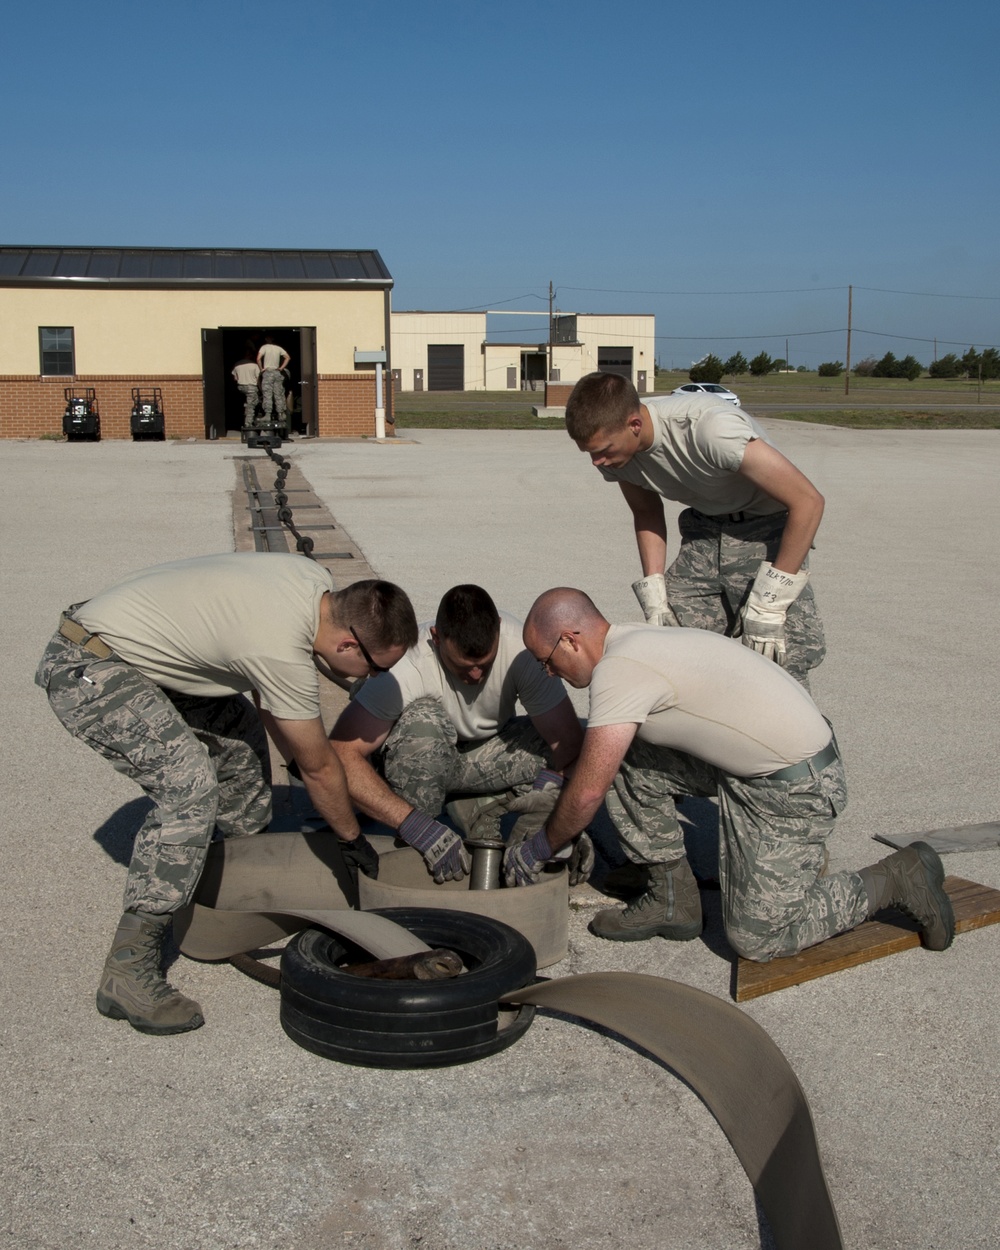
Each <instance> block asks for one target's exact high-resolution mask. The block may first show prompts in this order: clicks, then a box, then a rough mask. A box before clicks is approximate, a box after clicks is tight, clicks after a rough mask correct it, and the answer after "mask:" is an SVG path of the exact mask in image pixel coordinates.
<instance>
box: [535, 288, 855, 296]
mask: <svg viewBox="0 0 1000 1250" xmlns="http://www.w3.org/2000/svg"><path fill="white" fill-rule="evenodd" d="M846 290H847V287H846V286H808V287H805V286H804V287H790V288H787V289H784V288H782V289H778V290H774V291H635V290H628V289H627V288H625V287H609V286H559V287H556V293H557V294H558V292H559V291H590V292H596V293H597V294H600V295H812V294H814V293H815V292H819V291H846Z"/></svg>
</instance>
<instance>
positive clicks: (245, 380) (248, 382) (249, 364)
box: [233, 360, 260, 386]
mask: <svg viewBox="0 0 1000 1250" xmlns="http://www.w3.org/2000/svg"><path fill="white" fill-rule="evenodd" d="M233 377H234V378H235V379H236V381H237V383H238V385H240V386H256V385H257V382H258V381H259V379H260V369H258V367H257V365H256V364H255V363H254V362H253V361H252V360H244V361H241V363H240V364H238V365H234V366H233Z"/></svg>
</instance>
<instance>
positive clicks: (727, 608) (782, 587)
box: [566, 373, 826, 688]
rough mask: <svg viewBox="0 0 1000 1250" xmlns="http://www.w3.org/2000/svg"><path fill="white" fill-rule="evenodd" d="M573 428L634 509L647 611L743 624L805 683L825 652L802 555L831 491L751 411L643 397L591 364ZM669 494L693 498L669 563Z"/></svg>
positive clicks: (670, 618)
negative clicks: (787, 453)
mask: <svg viewBox="0 0 1000 1250" xmlns="http://www.w3.org/2000/svg"><path fill="white" fill-rule="evenodd" d="M566 428H567V430H568V431H569V435H570V437H571V438H572V439H573V440H574V442H575V443H576V444H577V446H578V447H579V449H580V450H581V451H583V452H586V453H587V455H589V456H590V459H591V462H592V463H593V465H594V467H595V468H596V469H598V470H599V472H600V473H601V475H602V476H603V477H604V478H605V479H606V480H607V481H609V482H618V484H619V486H620V488H621V491H622V494H623V495H624V496H625V502H626V503H627V504H628V506H629V508H630V509H631V511H632V517H633V522H634V525H635V536H636V543H637V545H638V548H639V560H640V563H641V567H642V577H641V579H640V580H639V581H637V582H634V583H633V585H632V590H633V592H634V593H635V596H636V598H637V599H638V600H639V603H640V605H641V607H642V611H643V615H644V616H645V618H646V620H647V621H648V622H649V623H650V624H654V625H684V626H689V627H691V628H695V629H710V630H713V631H714V632H716V633H720V634H727V635H729V636H731V637H736V636H740V637H742V640H743V643H744V644H745V645H746V646H748V647H750V648H752V649H753V650H755V651H759V652H760V653H761V654H763V655H765V656H767V657H768V658H770V659H772V660H775V661H777V663H779V664H781V665H783V666H784V667H785V668H786V669H787V670H788V671H789V672H790V673H791V674H792V676H793V677H795V678H796V679H797V680H798V681H800V682H802V683H803V684H805V685H806V686H807V688H808V677H809V672H810V670H811V669H813V668H815V667H816V665H818V664H819V663H820V662H821V660H822V659H823V656H824V654H825V652H826V644H825V641H824V637H823V627H822V624H821V622H820V619H819V615H818V613H817V611H816V602H815V599H814V597H813V593H812V587H811V586H809V584H808V582H809V571H808V561H807V557H808V553H809V549H810V547H811V546H812V543H813V539H814V538H815V535H816V531H817V529H818V527H819V523H820V519H821V518H822V515H823V506H824V501H823V496H822V495H821V494H820V493H819V491H818V490H817V489H816V487H815V486H814V485H813V484H812V482H810V481H809V479H808V478H807V477H805V476H804V474H802V473H801V472H800V471H799V470H798V469H797V468H796V467H795V465H793V464H792V463H791V461H790V460H787V459H786V458H785V457H784V456H783V455H782V454H781V452H780V451H778V449H777V448H776V447H774V446H773V445H772V444H771V442H770V440H769V439H768V437H767V435H766V434H765V433H764V431H763V430H762V429H761V428H760V426H759V425H758V424H757V423H756V421H754V419H753V418H752V417H751V416H750V415H749V414H748V413H745V412H743V410H742V409H740V408H737V407H734V405H733V404H731V403H728V402H726V401H725V400H719V399H714V398H712V397H711V396H710V395H654V396H649V397H647V398H646V399H645V400H644V401H643V402H642V403H640V402H639V396H638V394H637V393H636V390H635V387H634V386H633V385H632V383H631V382H630V381H629V380H628V378H624V377H620V376H618V375H617V374H610V373H590V374H588V375H587V376H586V377H584V378H581V379H580V381H579V382H577V384H576V386H574V388H573V391H572V393H571V394H570V397H569V400H568V401H567V403H566ZM665 498H666V499H673V500H676V501H678V502H680V503H683V504H686V505H687V506H686V508H685V510H684V511H683V512H682V513H681V515H680V517H679V520H678V524H679V526H680V531H681V547H680V551H679V553H678V555H677V558H676V559H675V560H674V562H673V564H672V565H671V566H670V569H669V571H665V566H666V555H667V530H666V522H665V519H664V514H663V499H665Z"/></svg>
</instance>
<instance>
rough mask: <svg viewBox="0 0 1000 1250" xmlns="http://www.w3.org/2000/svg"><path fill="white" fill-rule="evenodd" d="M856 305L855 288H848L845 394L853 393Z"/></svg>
mask: <svg viewBox="0 0 1000 1250" xmlns="http://www.w3.org/2000/svg"><path fill="white" fill-rule="evenodd" d="M853 303H854V287H853V286H849V287H848V288H847V372H846V373H845V374H844V394H845V395H849V394H850V392H851V306H852V305H853Z"/></svg>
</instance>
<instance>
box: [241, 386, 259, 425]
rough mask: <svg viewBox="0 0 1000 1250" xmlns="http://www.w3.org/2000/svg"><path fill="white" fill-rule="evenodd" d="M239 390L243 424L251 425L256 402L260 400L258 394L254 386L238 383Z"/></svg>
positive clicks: (255, 412) (254, 416)
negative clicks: (241, 399)
mask: <svg viewBox="0 0 1000 1250" xmlns="http://www.w3.org/2000/svg"><path fill="white" fill-rule="evenodd" d="M240 390H241V391H242V392H243V424H244V425H253V423H254V420H255V419H256V416H257V400H258V399H259V398H260V392H259V391H258V390H257V387H256V386H244V385H243V384H242V383H240Z"/></svg>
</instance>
